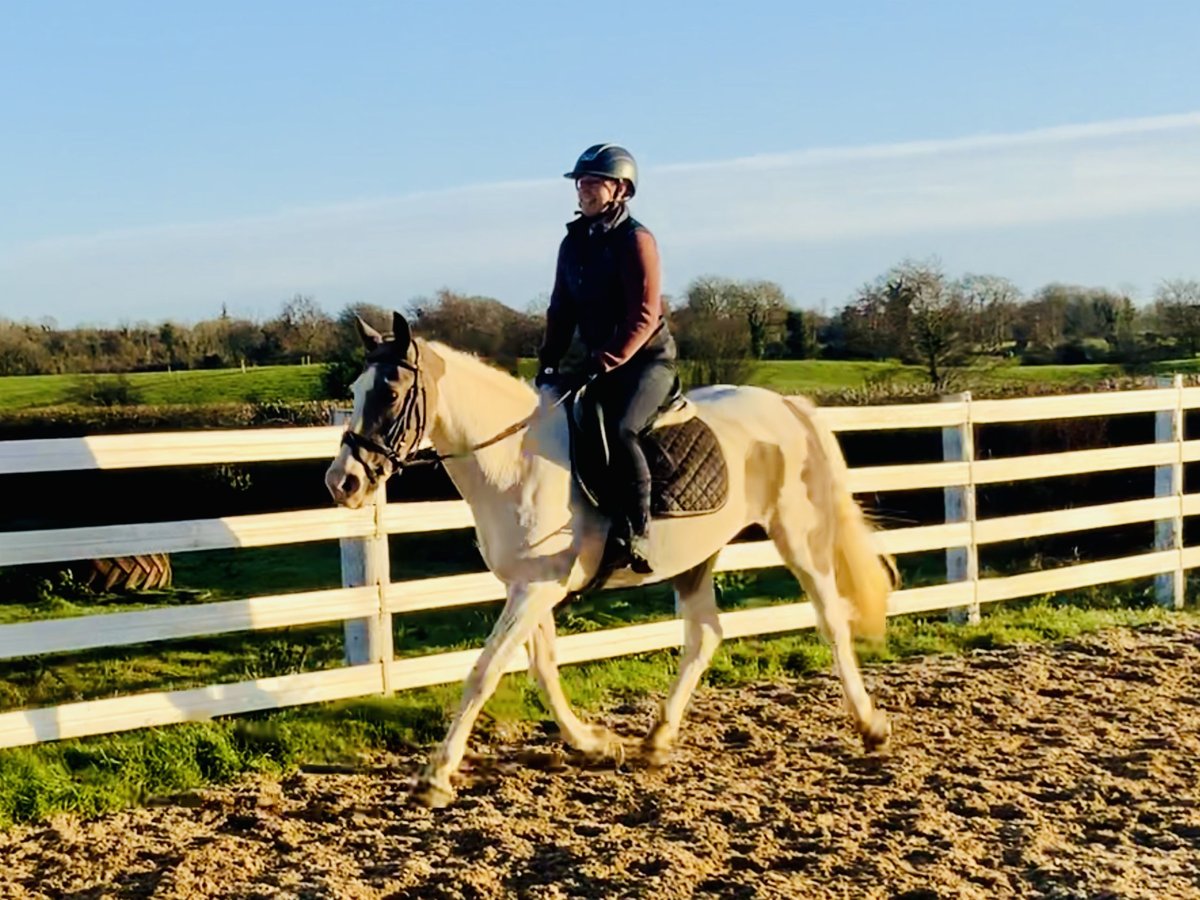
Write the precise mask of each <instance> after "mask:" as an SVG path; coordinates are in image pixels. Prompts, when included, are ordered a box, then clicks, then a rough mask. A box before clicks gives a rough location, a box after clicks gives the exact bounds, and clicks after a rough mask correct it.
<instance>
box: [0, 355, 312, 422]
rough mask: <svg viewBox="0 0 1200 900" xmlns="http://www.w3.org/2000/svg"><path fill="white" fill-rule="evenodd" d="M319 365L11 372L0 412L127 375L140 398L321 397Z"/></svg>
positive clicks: (0, 383) (2, 382)
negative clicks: (102, 372)
mask: <svg viewBox="0 0 1200 900" xmlns="http://www.w3.org/2000/svg"><path fill="white" fill-rule="evenodd" d="M321 371H322V367H321V366H320V365H309V366H258V367H251V368H248V369H246V370H245V371H244V372H243V371H242V370H241V369H197V370H193V371H186V372H133V373H130V374H128V375H12V376H8V377H5V378H0V413H2V412H4V411H5V410H18V409H33V408H37V407H40V406H56V405H59V404H63V403H71V402H75V401H76V399H77V397H78V396H79V394H80V393H81V392H84V391H86V390H87V388H88V386H89V385H90V384H92V383H95V382H97V381H98V382H99V383H105V382H112V381H114V380H115V379H118V378H124V379H128V383H129V386H130V389H131V391H132V392H133V393H134V395H135V396H136V398H137V399H138V400H139V401H140V402H142V403H149V404H163V403H188V404H192V403H222V402H238V401H262V400H320V399H322V392H321Z"/></svg>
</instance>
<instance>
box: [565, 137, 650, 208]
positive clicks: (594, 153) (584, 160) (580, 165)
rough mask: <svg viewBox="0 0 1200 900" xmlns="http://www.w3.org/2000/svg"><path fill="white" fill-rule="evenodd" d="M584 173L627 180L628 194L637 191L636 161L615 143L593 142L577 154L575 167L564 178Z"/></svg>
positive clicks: (580, 176)
mask: <svg viewBox="0 0 1200 900" xmlns="http://www.w3.org/2000/svg"><path fill="white" fill-rule="evenodd" d="M584 175H599V176H600V177H601V178H615V179H616V180H617V181H627V182H629V196H630V197H632V196H633V195H634V194H635V193H637V163H636V162H635V161H634V158H633V154H632V153H630V152H629V151H628V150H626V149H625V148H624V147H620V146H618V145H617V144H593V145H592V146H591V147H588V148H587V149H586V150H584V151H583V153H581V154H580V155H579V159H577V160H576V161H575V168H573V169H572V170H571V171H570V172H567V173H565V175H564V176H563V177H564V178H571V179H579V178H582V177H583V176H584Z"/></svg>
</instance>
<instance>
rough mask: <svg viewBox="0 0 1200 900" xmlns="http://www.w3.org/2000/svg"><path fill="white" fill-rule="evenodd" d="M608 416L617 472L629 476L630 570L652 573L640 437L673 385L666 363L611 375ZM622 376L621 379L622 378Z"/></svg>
mask: <svg viewBox="0 0 1200 900" xmlns="http://www.w3.org/2000/svg"><path fill="white" fill-rule="evenodd" d="M613 375H614V376H615V377H614V385H613V386H614V388H623V390H620V389H618V390H614V391H613V394H614V395H615V396H613V408H612V410H611V416H612V419H613V423H614V428H613V432H614V433H613V435H612V436H613V442H612V443H613V449H614V450H616V451H617V453H618V454H619V455H620V457H622V459H621V460H620V465H619V467H618V471H621V470H624V472H625V473H626V474H627V476H628V481H627V482H626V485H627V493H626V510H627V514H628V517H629V532H630V534H629V555H630V561H631V565H632V567H633V569H634V570H635V571H638V572H642V573H648V572H650V571H651V569H650V564H649V561H648V559H647V550H648V547H647V544H648V535H649V531H650V486H651V484H650V466H649V464H648V463H647V461H646V454H645V453H643V452H642V445H641V441H640V440H639V438H638V435H639V434H641V433H642V432H643V431H645V429H646V428H647V427H649V425H650V424H651V423H652V422H653V421H654V418H655V416H656V415H657V414H658V411H659V410H660V409H662V407H663V405H664V404H665V403H666V400H667V397H668V396H669V395H670V393H671V391H672V390H673V388H674V385H675V371H674V369H673V368H672V367H671V366H670V365H669V364H667V363H662V362H652V363H649V364H648V365H644V366H640V367H638V368H637V369H633V370H630V372H629V373H628V374H626V373H623V372H621V370H620V369H617V370H616V371H614V372H613ZM622 376H624V377H622Z"/></svg>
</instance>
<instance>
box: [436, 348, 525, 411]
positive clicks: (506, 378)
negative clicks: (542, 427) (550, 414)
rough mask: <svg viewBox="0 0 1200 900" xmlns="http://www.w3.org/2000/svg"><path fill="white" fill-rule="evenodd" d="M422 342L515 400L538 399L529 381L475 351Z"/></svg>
mask: <svg viewBox="0 0 1200 900" xmlns="http://www.w3.org/2000/svg"><path fill="white" fill-rule="evenodd" d="M422 342H423V343H424V344H426V345H427V346H428V347H429V348H430V349H432V350H433V351H434V352H435V353H436V354H437V355H438V356H440V357H442V358H443V359H445V360H447V361H449V360H453V361H454V363H455V365H458V364H460V363H461V364H462V365H464V366H466V367H467V368H469V369H471V370H472V371H473V372H474V373H476V374H477V375H480V376H482V377H484V378H486V379H488V380H489V381H491V382H492V383H493V384H494V385H495V386H496V388H497V389H500V390H503V391H505V392H506V393H507V394H509V395H510V396H511V397H512V398H513V399H514V400H521V401H526V402H528V401H531V400H536V399H537V394H536V393H535V392H534V390H533V387H532V386H531V385H530V384H529V382H527V381H524V380H523V379H520V378H517V377H515V376H513V375H512V374H510V373H509V372H506V371H504V370H503V369H501V368H500V367H499V366H497V365H494V364H493V363H490V362H488V361H487V360H485V359H480V358H479V357H478V356H476V355H475V354H474V353H468V352H467V351H465V350H457V349H455V348H454V347H451V346H449V345H448V344H443V343H442V342H441V341H426V340H424V339H422Z"/></svg>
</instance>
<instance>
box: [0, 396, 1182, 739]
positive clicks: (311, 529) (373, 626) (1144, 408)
mask: <svg viewBox="0 0 1200 900" xmlns="http://www.w3.org/2000/svg"><path fill="white" fill-rule="evenodd" d="M1198 407H1200V388H1184V387H1183V385H1182V380H1181V379H1180V378H1179V377H1176V379H1175V380H1174V383H1173V384H1172V385H1171V386H1170V387H1161V388H1157V389H1152V390H1143V391H1127V392H1119V393H1117V392H1114V393H1096V394H1085V395H1070V396H1056V397H1038V398H1028V399H1015V400H985V401H977V400H972V398H971V397H970V395H967V394H964V395H958V396H956V397H953V398H947V401H946V402H942V403H925V404H914V405H901V406H882V407H842V408H837V407H827V408H823V409H822V410H821V411H820V415H821V416H822V418H823V419H824V420H825V421H826V422H828V424H829V425H830V427H832V428H833V429H834V431H837V432H852V431H865V432H870V431H892V430H908V429H940V430H941V432H942V436H943V449H944V454H943V455H944V459H943V460H942V461H935V462H929V463H915V464H907V465H889V466H869V467H859V468H854V469H851V470H850V487H851V489H852V490H853V491H854V492H855V493H864V492H870V491H903V490H919V489H942V490H943V491H944V492H945V496H946V510H947V516H946V519H947V520H946V522H945V523H944V524H935V525H922V526H914V527H907V528H897V529H891V530H887V531H884V532H883V533H882V535H881V540H882V544H883V547H884V549H885V550H887V551H888V552H889V553H893V554H903V553H914V552H920V551H933V550H945V551H946V554H947V572H948V581H947V582H946V583H944V584H938V585H933V586H929V587H920V588H912V589H905V590H899V591H896V592H895V593H894V594H893V596H892V598H891V600H890V605H889V613H890V614H892V615H900V614H908V613H925V612H932V611H938V610H959V611H962V610H965V611H966V612H967V615H968V616H971V615H978V609H979V605H980V604H983V603H991V602H997V601H1001V600H1006V599H1012V598H1016V597H1023V596H1030V595H1034V594H1040V593H1049V592H1054V591H1062V590H1070V589H1075V588H1080V587H1086V586H1090V585H1097V584H1104V583H1108V582H1114V581H1125V580H1129V579H1133V578H1140V577H1149V576H1158V579H1159V580H1158V582H1157V584H1158V596H1159V598H1160V601H1161V602H1163V603H1164V604H1167V605H1171V606H1179V605H1182V602H1183V583H1184V582H1183V573H1184V571H1185V570H1186V569H1189V568H1193V567H1196V566H1200V547H1192V548H1187V547H1184V546H1183V537H1182V533H1183V521H1184V518H1185V517H1186V516H1190V515H1196V514H1198V513H1200V494H1185V493H1184V492H1183V477H1182V475H1183V466H1184V465H1185V464H1186V463H1188V462H1193V461H1197V460H1200V441H1187V440H1185V439H1184V428H1183V416H1184V413H1185V411H1186V410H1189V409H1195V408H1198ZM1137 413H1154V414H1155V415H1156V423H1157V427H1156V441H1155V442H1154V443H1149V444H1139V445H1134V446H1123V447H1108V448H1101V449H1094V450H1077V451H1070V452H1063V453H1051V454H1041V455H1033V456H1020V457H1011V458H998V459H978V458H976V455H975V451H974V446H975V441H974V429H975V428H976V427H977V426H981V425H990V424H1000V423H1022V422H1036V421H1046V420H1052V419H1062V418H1080V417H1084V416H1114V415H1129V414H1137ZM340 432H341V428H340V427H336V426H333V427H318V428H287V429H259V430H242V431H210V432H179V433H171V434H139V435H105V436H98V437H89V438H76V439H55V440H36V441H9V442H0V475H12V474H20V473H30V472H48V471H60V470H80V469H126V468H138V467H157V466H177V465H197V464H219V463H232V462H258V461H275V460H285V459H286V460H302V459H327V458H330V457H332V455H333V454H334V452H335V451H336V448H337V443H338V439H339V437H340ZM1133 468H1153V469H1154V470H1155V473H1156V479H1155V485H1156V489H1155V494H1156V496H1154V497H1152V498H1146V499H1140V500H1128V501H1122V502H1116V503H1108V504H1099V505H1091V506H1084V507H1076V508H1069V509H1058V510H1051V511H1047V512H1038V513H1030V514H1024V515H1011V516H1003V517H993V518H986V519H979V518H978V517H977V516H976V514H975V503H974V490H975V488H976V487H977V486H978V485H984V484H995V483H999V482H1019V481H1022V480H1029V479H1042V478H1050V477H1057V476H1063V475H1075V474H1085V473H1093V472H1102V471H1114V470H1120V469H1133ZM379 497H380V499H381V500H382V494H380V495H379ZM1139 522H1154V523H1155V524H1156V537H1155V542H1154V547H1153V549H1149V550H1148V552H1146V553H1142V554H1137V555H1133V556H1126V557H1121V558H1119V559H1112V560H1104V561H1101V562H1090V563H1083V564H1079V565H1072V566H1066V567H1063V568H1058V569H1051V570H1042V571H1036V572H1029V573H1025V574H1020V575H1010V576H1004V577H989V578H981V577H980V575H979V571H978V550H979V547H980V546H985V545H988V544H994V543H997V542H1002V541H1009V540H1016V539H1021V538H1029V537H1040V536H1046V535H1052V534H1063V533H1070V532H1076V531H1088V530H1093V529H1097V528H1107V527H1111V526H1116V525H1126V524H1133V523H1139ZM472 524H473V522H472V519H471V513H470V509H469V508H468V507H467V505H466V504H465V503H463V502H462V501H437V502H422V503H393V504H387V503H384V502H381V503H380V504H379V505H377V506H376V507H375V508H366V509H362V510H356V511H351V510H344V509H333V508H329V509H317V510H301V511H297V512H287V513H270V514H265V515H247V516H230V517H225V518H218V519H201V520H189V521H177V522H160V523H154V524H133V525H106V526H96V527H89V528H63V529H45V530H38V531H24V532H10V533H5V534H0V566H12V565H23V564H28V563H37V562H56V561H66V560H72V559H79V558H90V557H96V556H116V555H129V554H137V553H151V552H185V551H193V550H213V549H221V548H236V547H260V546H268V545H278V544H288V543H297V542H307V541H319V540H335V539H336V540H339V541H341V542H342V548H343V583H344V587H342V588H339V589H333V590H320V591H309V592H303V593H291V594H281V595H272V596H262V597H251V598H249V599H245V600H235V601H228V602H220V603H210V604H203V605H199V606H192V607H183V608H178V607H175V608H169V609H159V610H148V611H142V612H128V613H108V614H99V615H87V616H81V617H77V618H68V619H54V620H45V621H34V622H24V623H19V624H10V625H4V626H0V659H6V658H8V659H11V658H14V657H24V656H33V655H39V654H48V653H61V652H68V651H77V650H87V649H94V648H99V647H110V646H112V647H115V646H122V645H129V644H140V643H146V642H153V641H165V640H174V639H178V638H186V637H197V636H201V635H213V634H221V633H226V632H238V631H254V630H263V629H274V628H281V627H285V626H294V625H311V624H317V623H322V622H339V621H341V622H346V623H347V627H346V633H347V642H348V643H347V660H348V663H349V664H347V665H344V666H341V667H337V668H333V669H327V670H324V671H318V672H309V673H304V674H300V675H289V676H284V677H278V678H265V679H257V680H253V681H244V682H238V683H232V684H218V685H211V686H208V687H202V688H195V689H190V690H181V691H163V692H156V693H148V694H137V695H130V696H123V697H114V698H109V699H102V700H92V701H87V702H83V703H69V704H63V705H59V706H54V707H45V708H39V709H27V710H16V711H11V712H5V713H0V747H5V746H16V745H21V744H29V743H36V742H39V741H45V740H55V739H61V738H68V737H79V736H84V735H89V734H98V733H104V732H112V731H120V730H126V729H132V728H139V727H145V726H150V725H165V724H171V723H176V722H182V721H188V720H193V719H198V718H209V717H213V716H220V715H230V714H236V713H243V712H250V711H255V710H262V709H272V708H278V707H284V706H289V705H295V704H302V703H315V702H322V701H328V700H335V699H345V698H349V697H356V696H364V695H369V694H377V693H386V692H389V691H394V690H402V689H406V688H413V687H420V686H427V685H433V684H439V683H445V682H449V681H455V680H458V679H460V678H461V677H463V675H464V674H465V673H466V672H467V671H468V669H469V668H470V666H471V664H472V663H473V662H474V660H475V658H476V656H477V655H478V652H479V651H478V649H473V650H463V651H456V652H452V653H436V654H431V655H427V656H419V657H413V658H404V659H395V658H394V655H393V653H392V647H391V617H392V616H393V615H399V614H404V613H411V612H416V611H420V610H431V609H444V608H449V607H457V606H467V605H470V604H479V603H487V602H492V601H496V600H499V599H503V597H504V589H503V585H502V584H501V583H500V582H499V581H498V580H497V579H496V578H495V577H494V576H492V575H491V574H490V573H487V572H480V573H470V574H464V575H450V576H441V577H435V578H422V579H417V580H411V581H397V582H392V581H390V578H389V575H388V566H387V556H386V555H387V536H388V535H389V534H403V533H418V532H429V531H438V530H447V529H459V528H468V527H471V525H472ZM778 565H781V560H780V558H779V556H778V554H777V552H776V551H775V548H774V546H773V545H772V544H770V543H769V542H748V543H740V544H734V545H730V546H728V547H726V548H725V549H724V550H722V552H721V555H720V557H719V558H718V564H717V569H718V571H731V570H746V569H760V568H765V567H771V566H778ZM721 621H722V624H723V627H724V629H725V634H726V635H727V636H729V637H746V636H751V635H762V634H771V633H778V632H783V631H792V630H797V629H804V628H810V627H812V626H813V624H814V619H813V611H812V608H811V605H810V604H809V603H807V602H801V603H791V604H785V605H778V606H771V607H765V608H755V609H746V610H739V611H735V612H728V613H724V614H722V616H721ZM682 640H683V634H682V624H681V623H680V622H679V621H678V620H669V621H662V622H651V623H647V624H640V625H631V626H626V627H622V628H615V629H608V630H604V631H596V632H588V633H585V634H575V635H569V636H566V637H564V638H562V639H561V642H560V648H559V658H560V661H562V662H563V663H572V662H584V661H588V660H595V659H603V658H607V657H612V656H619V655H623V654H628V653H638V652H645V651H650V650H658V649H664V648H669V647H677V646H679V645H680V644H681V643H682ZM525 667H526V660H524V659H523V658H520V659H517V660H514V662H513V663H512V665H511V666H510V669H511V670H512V671H518V670H520V669H524V668H525Z"/></svg>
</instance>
